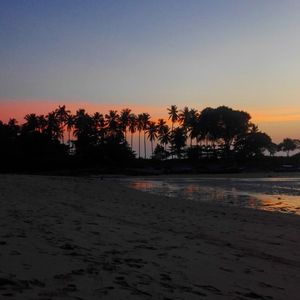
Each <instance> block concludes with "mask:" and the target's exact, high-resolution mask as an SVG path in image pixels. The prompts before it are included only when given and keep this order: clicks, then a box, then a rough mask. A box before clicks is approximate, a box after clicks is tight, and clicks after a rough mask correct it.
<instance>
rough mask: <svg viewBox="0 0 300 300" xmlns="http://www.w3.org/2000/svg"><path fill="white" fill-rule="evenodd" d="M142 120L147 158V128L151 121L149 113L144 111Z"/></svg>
mask: <svg viewBox="0 0 300 300" xmlns="http://www.w3.org/2000/svg"><path fill="white" fill-rule="evenodd" d="M142 120H143V130H144V154H145V159H146V158H147V147H146V130H147V128H148V124H149V121H150V115H149V114H148V113H142Z"/></svg>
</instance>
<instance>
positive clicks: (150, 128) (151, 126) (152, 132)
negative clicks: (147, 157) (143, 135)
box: [146, 121, 157, 155]
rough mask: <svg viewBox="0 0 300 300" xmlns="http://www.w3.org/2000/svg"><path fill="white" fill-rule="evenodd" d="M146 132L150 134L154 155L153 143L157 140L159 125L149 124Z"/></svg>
mask: <svg viewBox="0 0 300 300" xmlns="http://www.w3.org/2000/svg"><path fill="white" fill-rule="evenodd" d="M146 132H147V133H148V139H149V141H150V142H151V153H152V155H153V142H154V141H155V140H156V139H157V125H156V124H155V122H153V121H151V122H149V124H148V128H147V130H146Z"/></svg>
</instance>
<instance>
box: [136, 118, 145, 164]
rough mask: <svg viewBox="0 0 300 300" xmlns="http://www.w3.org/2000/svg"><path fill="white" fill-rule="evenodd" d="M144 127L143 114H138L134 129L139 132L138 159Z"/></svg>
mask: <svg viewBox="0 0 300 300" xmlns="http://www.w3.org/2000/svg"><path fill="white" fill-rule="evenodd" d="M143 127H144V118H143V114H138V117H137V123H136V128H137V130H138V132H139V158H141V131H142V130H143Z"/></svg>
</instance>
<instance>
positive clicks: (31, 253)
mask: <svg viewBox="0 0 300 300" xmlns="http://www.w3.org/2000/svg"><path fill="white" fill-rule="evenodd" d="M0 203H1V210H0V214H1V215H0V222H1V231H0V299H36V300H37V299H44V300H45V299H84V300H86V299H150V298H151V299H202V298H203V299H285V300H286V299H300V217H299V216H292V215H283V214H278V213H270V212H263V211H255V210H251V209H241V208H233V207H230V208H229V207H228V208H226V207H225V208H224V207H218V206H215V205H213V204H203V203H197V202H192V201H185V200H184V199H168V198H162V197H160V198H158V197H156V196H153V195H150V194H145V193H142V192H138V191H134V190H130V189H127V188H126V187H123V186H120V185H118V184H117V183H116V182H110V181H109V180H105V179H104V180H103V181H100V180H96V179H90V178H66V177H42V176H25V175H24V176H14V175H0Z"/></svg>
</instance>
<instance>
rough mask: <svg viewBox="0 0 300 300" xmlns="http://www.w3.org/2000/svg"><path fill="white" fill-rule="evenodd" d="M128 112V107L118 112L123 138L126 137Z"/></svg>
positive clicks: (129, 110)
mask: <svg viewBox="0 0 300 300" xmlns="http://www.w3.org/2000/svg"><path fill="white" fill-rule="evenodd" d="M130 113H131V109H130V108H124V109H122V110H121V112H120V122H121V127H122V129H123V131H124V136H125V140H126V138H127V127H128V126H129V116H130Z"/></svg>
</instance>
